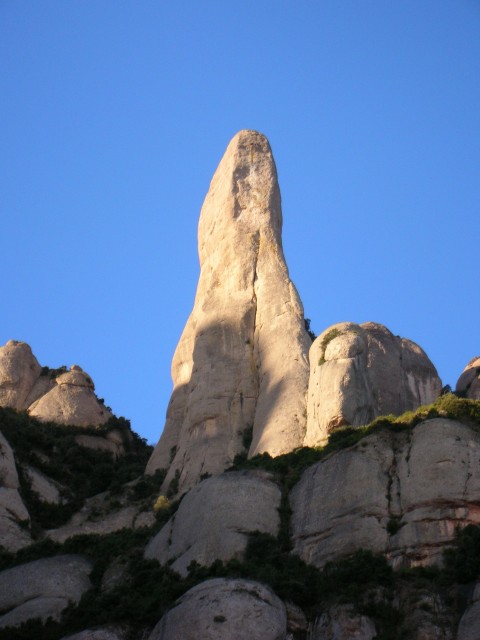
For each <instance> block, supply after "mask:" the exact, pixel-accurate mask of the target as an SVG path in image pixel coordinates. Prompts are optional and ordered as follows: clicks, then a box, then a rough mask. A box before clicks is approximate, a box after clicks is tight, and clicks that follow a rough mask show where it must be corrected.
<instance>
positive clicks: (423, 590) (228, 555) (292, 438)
mask: <svg viewBox="0 0 480 640" xmlns="http://www.w3.org/2000/svg"><path fill="white" fill-rule="evenodd" d="M199 254H200V264H201V272H200V280H199V284H198V289H197V295H196V298H195V303H194V308H193V311H192V314H191V316H190V318H189V320H188V322H187V325H186V327H185V329H184V332H183V334H182V337H181V340H180V342H179V345H178V347H177V350H176V353H175V356H174V360H173V364H172V375H173V380H174V389H173V393H172V397H171V401H170V405H169V408H168V413H167V420H166V425H165V430H164V433H163V434H162V437H161V439H160V442H159V443H158V445H157V447H156V448H155V450H154V451H153V452H152V448H151V447H149V446H148V445H146V443H145V442H144V441H143V440H142V439H141V438H139V437H138V436H137V435H136V434H135V433H134V432H132V431H131V429H130V426H129V424H128V422H127V421H126V420H125V419H123V418H116V417H114V416H112V414H111V412H110V411H109V410H108V409H107V408H106V407H104V405H103V404H102V403H101V402H100V401H98V400H97V398H96V396H95V394H94V388H93V382H92V381H91V379H90V377H89V376H88V375H87V374H86V373H84V372H83V371H82V369H81V368H80V367H78V366H75V365H74V366H72V367H71V368H70V370H68V371H67V370H66V368H62V369H60V370H50V369H48V368H46V367H41V366H40V365H39V363H38V362H37V360H36V359H35V357H34V356H33V354H32V351H31V349H30V347H29V346H28V345H26V344H25V343H21V342H15V341H10V342H8V343H7V344H6V345H5V346H4V347H2V348H0V544H1V548H0V640H31V639H32V638H35V639H36V640H180V639H184V638H185V639H187V638H195V639H198V640H218V639H222V640H256V639H258V640H349V639H351V638H356V639H357V640H373V639H374V638H377V640H382V639H383V640H400V639H401V638H407V639H411V640H478V638H480V631H479V630H480V606H479V602H480V509H479V505H480V402H479V396H478V389H479V387H478V376H479V371H480V362H479V359H478V358H474V359H473V360H472V361H470V363H469V364H468V365H467V367H466V368H465V370H464V372H463V373H462V374H461V375H460V377H459V380H458V383H457V386H456V391H455V392H454V393H445V390H444V392H443V395H442V394H441V382H440V379H439V377H438V375H437V372H436V370H435V367H434V366H433V364H432V363H431V362H430V360H429V358H428V356H427V355H426V354H425V352H424V351H423V350H422V349H421V348H420V347H419V346H418V345H416V344H415V343H414V342H412V341H410V340H408V339H406V338H400V337H398V336H394V335H392V333H391V332H390V331H389V330H388V329H387V328H386V327H384V326H382V325H379V324H376V323H373V322H368V323H363V324H356V323H352V322H342V323H339V324H336V325H334V326H332V327H329V328H328V329H326V330H325V331H324V332H323V333H322V334H321V335H320V336H319V337H318V338H317V339H316V340H315V341H314V342H313V344H311V345H310V339H309V337H308V336H307V334H306V332H305V325H304V318H303V311H302V307H301V303H300V301H299V298H298V295H297V293H296V291H295V289H294V287H293V284H292V283H291V281H290V279H289V277H288V270H287V267H286V264H285V260H284V257H283V252H282V247H281V210H280V195H279V189H278V184H277V179H276V172H275V165H274V162H273V158H272V154H271V150H270V147H269V144H268V142H267V140H266V138H265V137H264V136H262V135H261V134H258V133H256V132H253V131H244V132H240V133H239V134H238V135H237V136H236V137H235V138H234V139H233V140H232V142H231V143H230V145H229V147H228V149H227V151H226V153H225V156H224V157H223V159H222V161H221V163H220V165H219V168H218V169H217V172H216V174H215V176H214V178H213V180H212V183H211V186H210V190H209V192H208V195H207V197H206V200H205V203H204V206H203V209H202V213H201V218H200V224H199ZM308 349H309V352H308ZM307 353H308V356H309V358H307ZM147 461H148V463H147Z"/></svg>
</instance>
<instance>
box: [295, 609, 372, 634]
mask: <svg viewBox="0 0 480 640" xmlns="http://www.w3.org/2000/svg"><path fill="white" fill-rule="evenodd" d="M308 637H309V640H373V638H376V637H377V630H376V628H375V624H374V622H373V620H371V619H370V618H368V617H367V616H363V615H360V614H359V613H357V612H356V611H355V610H354V608H353V607H352V606H351V605H338V606H335V607H331V608H330V609H329V610H328V611H327V612H325V613H323V614H322V615H321V616H320V617H319V618H317V619H316V620H315V622H314V623H313V626H312V629H311V631H310V634H309V636H308Z"/></svg>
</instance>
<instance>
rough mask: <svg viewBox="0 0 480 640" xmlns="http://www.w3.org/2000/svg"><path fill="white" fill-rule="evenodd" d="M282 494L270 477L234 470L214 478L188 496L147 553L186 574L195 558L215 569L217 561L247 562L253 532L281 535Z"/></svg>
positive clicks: (194, 488) (201, 484)
mask: <svg viewBox="0 0 480 640" xmlns="http://www.w3.org/2000/svg"><path fill="white" fill-rule="evenodd" d="M280 499H281V492H280V489H279V487H278V486H277V485H276V484H275V483H274V482H272V480H271V477H270V476H269V475H268V474H267V473H264V472H263V473H262V472H238V471H237V472H236V471H232V472H228V473H224V474H222V475H220V476H215V477H213V478H208V479H207V480H204V481H203V482H200V483H199V484H198V485H197V486H196V487H193V489H191V490H190V491H189V492H188V493H187V495H186V496H185V497H184V498H183V500H182V502H181V504H180V507H179V509H178V511H177V512H176V513H175V514H174V515H173V516H172V517H171V518H170V520H169V521H168V522H167V523H166V524H165V526H164V527H163V528H162V529H161V531H160V532H159V533H158V534H157V535H156V536H155V537H154V538H153V539H152V540H151V541H150V543H149V544H148V546H147V548H146V549H145V557H146V558H148V559H150V558H155V559H156V560H158V561H159V562H160V563H161V564H165V563H167V562H168V561H170V560H171V561H172V562H173V564H172V565H171V566H172V569H173V570H174V571H176V572H177V573H180V574H181V575H183V576H186V575H187V574H188V566H189V564H190V563H191V562H192V560H195V561H196V562H198V563H199V564H201V565H204V566H209V565H211V564H213V562H214V561H215V560H217V559H219V560H225V561H226V560H230V559H231V558H241V557H242V555H243V552H244V551H245V549H246V546H247V542H248V534H249V533H253V532H254V531H261V532H262V533H268V534H270V535H272V536H275V535H277V533H278V527H279V524H280V517H279V514H278V508H279V507H280Z"/></svg>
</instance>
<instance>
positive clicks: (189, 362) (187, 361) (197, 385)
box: [147, 131, 310, 490]
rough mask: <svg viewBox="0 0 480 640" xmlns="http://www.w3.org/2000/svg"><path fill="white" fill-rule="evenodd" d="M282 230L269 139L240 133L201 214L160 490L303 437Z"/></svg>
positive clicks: (304, 342) (295, 312)
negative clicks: (196, 274)
mask: <svg viewBox="0 0 480 640" xmlns="http://www.w3.org/2000/svg"><path fill="white" fill-rule="evenodd" d="M281 231H282V211H281V199H280V190H279V187H278V181H277V172H276V168H275V162H274V160H273V156H272V151H271V149H270V145H269V143H268V140H267V139H266V137H265V136H263V135H262V134H260V133H258V132H256V131H240V132H239V133H238V134H237V135H236V136H235V137H234V138H233V140H232V141H231V142H230V144H229V145H228V148H227V150H226V152H225V155H224V156H223V158H222V160H221V162H220V164H219V166H218V168H217V171H216V172H215V175H214V176H213V179H212V182H211V185H210V190H209V192H208V194H207V196H206V198H205V202H204V204H203V207H202V211H201V215H200V222H199V227H198V251H199V256H200V267H201V270H200V278H199V282H198V288H197V293H196V297H195V303H194V307H193V311H192V313H191V315H190V317H189V319H188V321H187V324H186V326H185V329H184V331H183V334H182V336H181V338H180V342H179V344H178V346H177V349H176V352H175V355H174V358H173V362H172V378H173V382H174V390H173V393H172V397H171V400H170V404H169V407H168V411H167V420H166V424H165V429H164V431H163V434H162V437H161V439H160V441H159V443H158V445H157V447H156V448H155V451H154V452H153V454H152V457H151V459H150V461H149V463H148V466H147V472H148V473H153V472H154V471H155V470H156V469H160V468H166V469H168V474H167V478H166V480H165V485H164V488H166V487H168V486H169V483H170V482H171V480H172V479H174V478H175V477H176V478H177V479H178V481H179V483H178V487H179V489H180V490H184V489H187V488H188V487H190V486H192V485H193V484H195V483H196V482H197V481H198V480H199V478H200V476H201V475H203V474H205V473H209V474H215V473H220V472H221V471H222V470H223V469H225V468H226V467H228V466H229V465H230V464H231V463H232V462H233V459H234V457H235V456H236V455H237V454H239V453H242V452H245V453H247V452H248V454H249V455H250V456H252V455H255V454H257V453H261V452H264V451H266V452H268V453H270V454H271V455H273V456H275V455H280V454H282V453H285V452H287V451H291V450H292V449H294V448H296V447H298V446H301V445H302V443H303V438H304V435H305V429H306V417H305V416H306V400H305V396H306V390H307V385H308V375H309V371H308V348H309V346H310V339H309V338H308V336H307V334H306V332H305V327H304V318H303V308H302V304H301V302H300V299H299V297H298V294H297V291H296V289H295V287H294V285H293V283H292V281H291V280H290V278H289V275H288V269H287V265H286V263H285V258H284V255H283V249H282V240H281ZM250 434H251V435H250ZM250 439H251V443H250V442H249V440H250ZM175 484H176V483H175Z"/></svg>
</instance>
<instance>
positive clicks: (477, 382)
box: [455, 357, 480, 400]
mask: <svg viewBox="0 0 480 640" xmlns="http://www.w3.org/2000/svg"><path fill="white" fill-rule="evenodd" d="M455 389H456V391H459V392H460V393H462V394H463V395H465V397H466V398H470V399H471V400H480V357H476V358H472V359H471V360H470V362H469V363H468V364H467V366H466V367H465V369H464V370H463V372H462V375H461V376H460V378H459V379H458V381H457V384H456V387H455Z"/></svg>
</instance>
